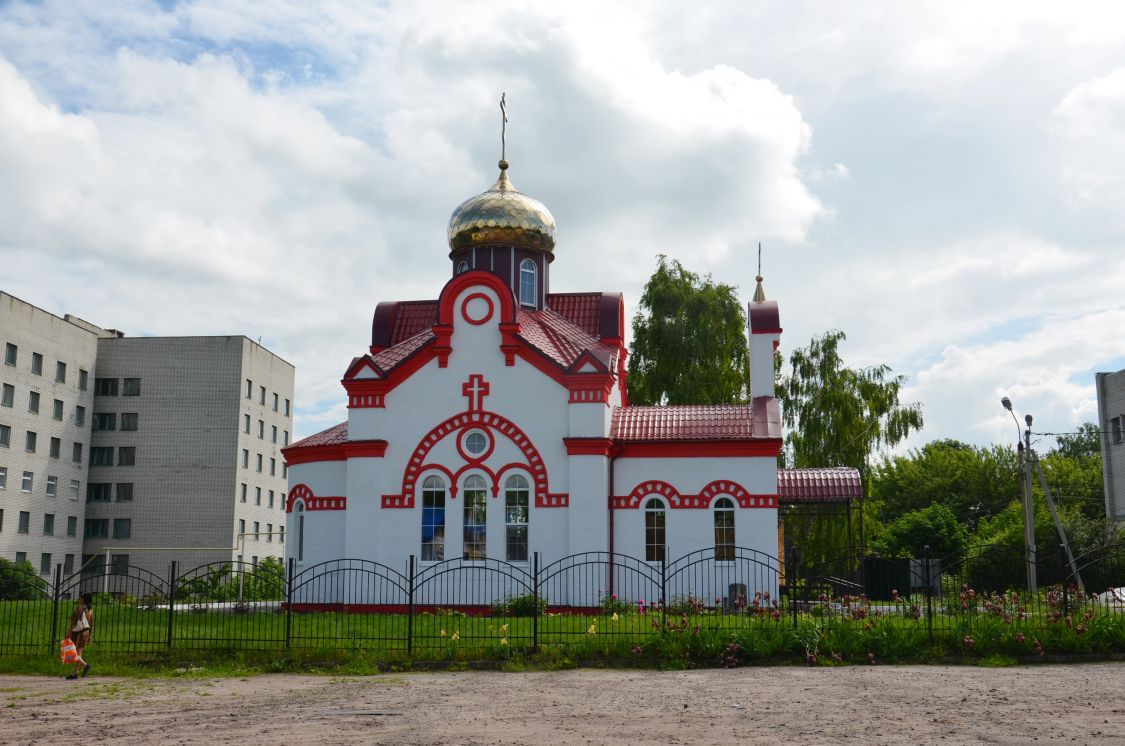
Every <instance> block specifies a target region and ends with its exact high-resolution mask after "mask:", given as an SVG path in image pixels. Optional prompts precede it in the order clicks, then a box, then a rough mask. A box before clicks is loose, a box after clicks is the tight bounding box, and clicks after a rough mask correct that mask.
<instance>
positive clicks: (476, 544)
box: [461, 474, 488, 560]
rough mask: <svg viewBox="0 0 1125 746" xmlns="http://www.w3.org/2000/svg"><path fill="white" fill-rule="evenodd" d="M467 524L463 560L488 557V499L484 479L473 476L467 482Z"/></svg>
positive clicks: (465, 526) (464, 534) (465, 495)
mask: <svg viewBox="0 0 1125 746" xmlns="http://www.w3.org/2000/svg"><path fill="white" fill-rule="evenodd" d="M463 491H464V493H465V494H464V499H465V512H464V515H465V522H464V533H463V542H462V543H463V551H462V554H461V558H462V559H467V560H482V559H485V558H486V557H487V556H488V546H487V538H488V537H487V526H486V522H487V516H488V497H487V495H486V489H485V484H484V478H483V477H481V476H478V475H476V474H473V475H472V476H470V477H469V478H468V479H466V480H465V487H464V490H463Z"/></svg>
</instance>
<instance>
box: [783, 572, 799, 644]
mask: <svg viewBox="0 0 1125 746" xmlns="http://www.w3.org/2000/svg"><path fill="white" fill-rule="evenodd" d="M790 556H792V555H790ZM797 570H798V567H797V563H796V562H793V563H792V567H788V568H786V570H785V577H786V578H787V579H788V581H789V616H791V617H793V629H797V577H798V572H797Z"/></svg>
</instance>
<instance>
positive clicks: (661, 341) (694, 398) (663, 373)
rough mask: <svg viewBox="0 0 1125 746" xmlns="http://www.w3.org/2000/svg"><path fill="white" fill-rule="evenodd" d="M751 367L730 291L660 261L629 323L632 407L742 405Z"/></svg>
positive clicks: (740, 313)
mask: <svg viewBox="0 0 1125 746" xmlns="http://www.w3.org/2000/svg"><path fill="white" fill-rule="evenodd" d="M749 365H750V351H749V348H748V344H747V341H746V312H745V310H743V307H742V304H741V303H740V302H739V300H738V296H737V295H736V291H735V288H734V287H733V286H731V285H726V284H723V283H716V282H714V281H713V280H712V279H711V277H710V275H707V276H704V277H700V276H699V275H697V274H695V273H693V272H689V271H688V270H686V269H684V268H683V266H682V265H681V264H680V263H679V262H678V261H676V260H675V259H672V260H671V261H669V260H668V258H667V257H665V256H660V257H658V258H657V267H656V271H655V272H654V273H653V275H652V277H651V278H649V281H648V283H647V284H646V285H645V290H644V294H643V295H642V296H641V301H640V307H639V309H638V310H637V313H636V315H635V316H634V317H633V344H632V345H631V347H630V350H629V378H628V388H629V401H630V403H633V404H729V403H735V402H741V401H745V400H746V397H747V396H748V383H749V380H750V369H749Z"/></svg>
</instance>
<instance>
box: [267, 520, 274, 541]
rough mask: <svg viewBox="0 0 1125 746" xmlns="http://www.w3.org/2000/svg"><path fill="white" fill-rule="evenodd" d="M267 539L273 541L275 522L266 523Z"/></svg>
mask: <svg viewBox="0 0 1125 746" xmlns="http://www.w3.org/2000/svg"><path fill="white" fill-rule="evenodd" d="M266 541H268V542H272V541H273V524H272V523H267V524H266Z"/></svg>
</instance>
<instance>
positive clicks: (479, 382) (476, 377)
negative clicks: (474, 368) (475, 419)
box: [461, 373, 489, 412]
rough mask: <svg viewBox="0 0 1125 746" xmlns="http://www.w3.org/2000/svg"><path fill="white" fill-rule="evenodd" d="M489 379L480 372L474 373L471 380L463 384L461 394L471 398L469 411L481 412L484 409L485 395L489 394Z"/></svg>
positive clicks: (470, 377)
mask: <svg viewBox="0 0 1125 746" xmlns="http://www.w3.org/2000/svg"><path fill="white" fill-rule="evenodd" d="M488 389H489V385H488V381H486V380H484V376H482V375H481V374H480V373H473V374H472V375H470V376H469V380H467V381H465V382H464V383H463V384H461V394H462V395H464V396H466V397H468V399H469V411H470V412H480V411H482V410H483V409H484V397H486V396H488Z"/></svg>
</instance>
